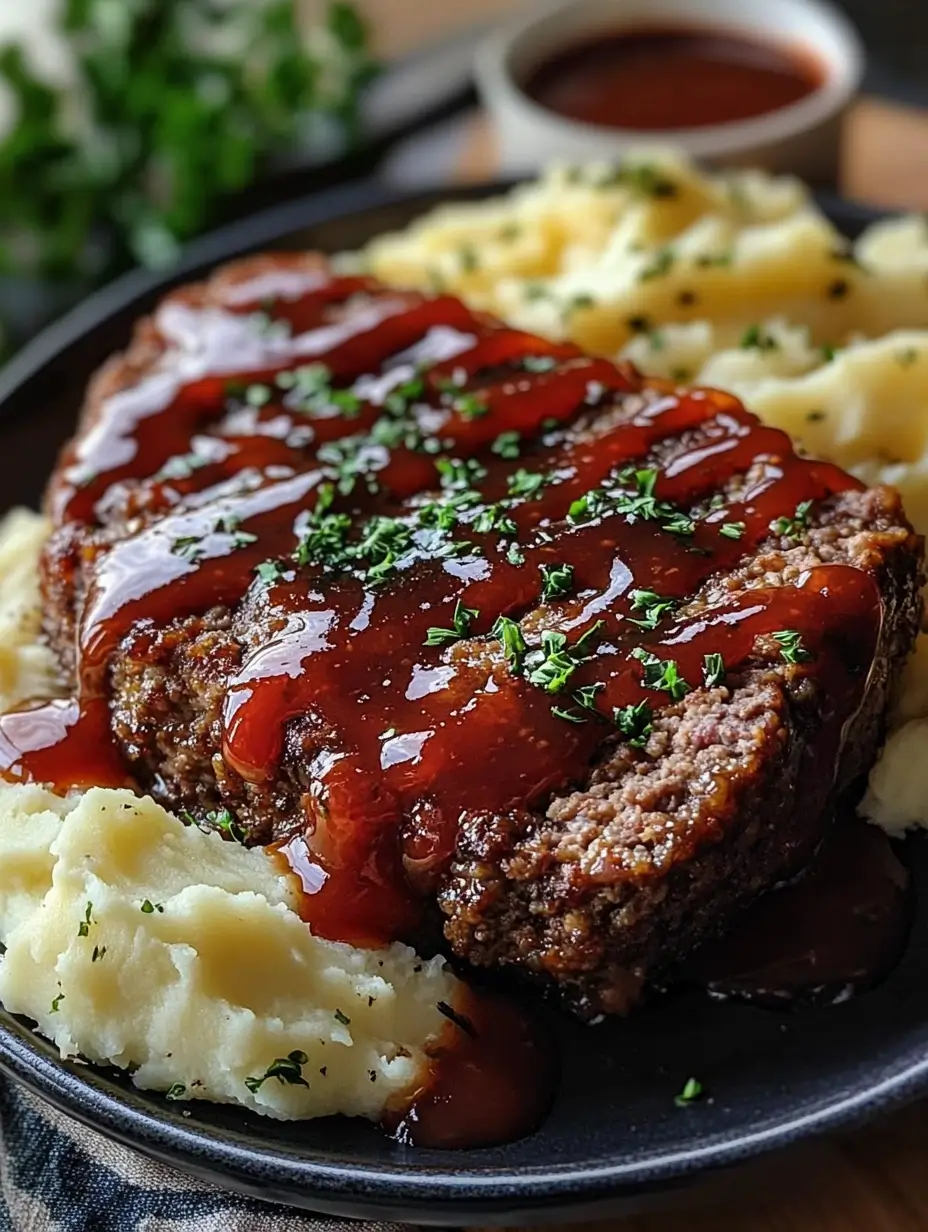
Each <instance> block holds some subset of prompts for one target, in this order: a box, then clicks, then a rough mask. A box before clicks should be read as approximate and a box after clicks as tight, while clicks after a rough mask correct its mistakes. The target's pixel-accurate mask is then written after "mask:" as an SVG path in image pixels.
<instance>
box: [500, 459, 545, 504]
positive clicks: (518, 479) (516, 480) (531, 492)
mask: <svg viewBox="0 0 928 1232" xmlns="http://www.w3.org/2000/svg"><path fill="white" fill-rule="evenodd" d="M547 482H548V478H547V476H546V475H543V474H541V473H540V472H538V471H527V470H525V468H524V467H521V466H520V467H519V469H518V470H517V471H515V472H514V473H513V474H512V475H510V476H509V480H508V486H509V495H510V496H525V497H528V498H531V497H533V496H537V495H538V493H539V492H540V491H541V489H542V488H543V487H544V486H545V484H546V483H547Z"/></svg>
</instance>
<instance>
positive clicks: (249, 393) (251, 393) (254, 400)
mask: <svg viewBox="0 0 928 1232" xmlns="http://www.w3.org/2000/svg"><path fill="white" fill-rule="evenodd" d="M270 400H271V390H270V386H268V385H249V386H248V388H247V389H246V390H245V401H246V402H247V403H248V405H249V406H256V407H262V406H267V404H268V403H269V402H270Z"/></svg>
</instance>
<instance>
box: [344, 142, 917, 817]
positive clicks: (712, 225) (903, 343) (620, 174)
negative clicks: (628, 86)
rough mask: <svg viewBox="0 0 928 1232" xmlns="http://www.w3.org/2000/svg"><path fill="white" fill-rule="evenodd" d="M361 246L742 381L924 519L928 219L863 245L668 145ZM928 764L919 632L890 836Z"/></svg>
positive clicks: (616, 342)
mask: <svg viewBox="0 0 928 1232" xmlns="http://www.w3.org/2000/svg"><path fill="white" fill-rule="evenodd" d="M346 261H347V262H348V263H349V264H355V265H357V264H358V263H359V262H360V264H361V265H363V266H364V267H365V268H369V269H370V270H371V272H372V273H374V274H376V275H377V276H378V277H380V278H383V279H384V280H385V281H387V282H395V283H399V284H404V285H412V286H423V287H442V288H446V289H448V290H449V291H452V292H454V293H457V294H460V295H462V296H463V297H464V298H465V299H467V300H469V301H470V302H471V303H473V304H475V305H477V306H479V307H483V308H486V309H488V310H490V311H492V312H495V313H497V314H498V315H500V316H502V317H503V318H504V319H506V320H508V321H510V322H511V323H512V324H513V325H516V326H519V327H522V328H525V329H529V330H535V331H537V332H539V333H542V334H547V335H549V336H551V337H554V338H569V339H572V340H573V341H575V342H577V343H579V344H580V345H581V346H583V347H585V348H587V349H588V350H591V351H594V352H597V353H600V354H604V355H609V356H614V357H619V358H629V359H632V360H633V361H634V362H635V363H636V364H637V365H638V366H639V367H640V368H641V369H642V370H643V371H645V372H649V373H651V374H653V375H656V376H662V377H667V378H670V379H671V380H678V381H680V382H687V383H689V382H693V383H698V384H703V385H713V386H716V387H718V388H722V389H727V390H730V391H731V392H732V393H735V394H737V395H738V396H739V397H740V398H742V399H743V400H744V402H745V403H746V404H747V406H748V407H750V409H751V410H753V411H755V412H756V413H757V414H758V415H760V417H761V418H762V419H764V420H765V421H766V422H768V423H771V424H774V425H776V426H777V427H780V428H783V429H785V430H786V431H787V432H789V433H790V435H791V436H792V437H793V438H794V439H795V440H797V441H799V442H800V443H801V444H802V445H804V446H805V447H806V448H808V449H809V450H810V451H811V452H813V453H815V454H817V455H819V456H821V457H825V458H829V459H831V460H832V461H834V462H837V463H838V464H839V465H841V466H843V467H845V468H846V469H847V470H849V471H851V472H852V473H854V474H855V475H857V476H858V477H859V478H861V479H862V480H864V481H865V482H866V483H868V484H873V483H888V484H892V485H893V486H895V487H896V488H898V489H899V491H900V492H901V493H902V496H903V499H904V501H905V506H906V510H907V512H908V514H909V517H910V518H911V520H912V522H913V524H914V525H915V527H916V529H917V530H919V531H920V532H922V533H923V534H926V533H928V222H926V220H925V218H924V217H921V216H912V217H903V218H894V219H890V220H888V221H885V222H880V223H876V224H875V225H873V226H871V227H869V228H868V229H867V230H866V231H865V232H864V234H863V235H862V236H861V237H860V238H859V239H858V240H857V241H856V243H854V244H849V243H848V241H847V240H846V239H845V238H844V236H842V235H841V233H840V232H839V231H838V230H837V229H836V228H835V227H834V226H833V225H832V224H831V222H829V220H828V219H827V218H826V217H825V216H824V215H823V214H822V212H821V210H820V209H819V208H818V206H817V205H816V203H815V201H814V199H813V198H812V197H811V196H810V194H809V192H808V190H807V189H806V188H805V187H804V186H803V185H802V184H800V183H799V182H798V181H797V180H794V179H790V178H772V177H770V176H768V175H766V174H764V173H762V172H757V171H739V172H733V173H728V174H726V175H705V174H703V173H702V172H700V171H698V170H697V169H696V168H695V167H693V166H692V165H691V164H689V163H687V162H685V161H684V160H682V159H681V158H679V157H677V156H675V155H672V154H669V153H666V152H657V153H654V154H652V155H647V156H645V155H640V156H637V157H636V158H634V159H630V160H629V161H627V162H625V163H624V164H621V165H619V166H607V165H590V166H586V167H553V168H551V169H550V170H549V171H548V172H547V173H546V174H545V175H543V176H542V177H541V178H540V179H539V180H537V181H535V182H532V183H528V184H525V185H521V186H519V187H517V188H515V189H513V190H512V191H511V192H509V193H507V194H505V195H504V196H499V197H496V198H491V199H490V200H488V201H483V202H474V203H469V204H458V205H448V206H444V207H441V208H439V209H437V210H434V211H432V212H431V213H429V214H427V215H426V216H425V217H423V218H422V219H420V220H418V221H417V222H415V223H413V224H412V225H411V226H409V227H407V228H406V230H405V231H402V232H399V233H396V234H392V235H385V236H382V237H380V238H379V239H376V240H374V241H373V242H372V243H371V244H370V245H369V246H368V247H367V249H366V250H365V251H364V252H363V253H362V254H360V256H351V257H348V258H346ZM923 640H924V641H926V642H928V638H926V639H923ZM926 764H928V647H926V646H920V647H919V650H918V652H917V653H916V654H915V655H914V656H913V660H912V663H911V664H910V666H909V669H908V671H907V673H906V677H905V680H904V683H903V688H902V695H901V698H900V700H899V705H898V708H897V710H896V712H895V714H894V716H893V720H892V726H891V730H890V735H889V739H888V741H887V745H886V749H885V751H884V754H883V757H882V758H881V760H880V762H879V763H878V765H877V766H876V768H875V769H874V772H873V775H872V778H871V783H870V790H869V791H868V793H867V795H866V797H865V799H864V801H863V804H862V806H861V808H862V811H863V813H864V815H865V816H867V817H868V818H869V819H871V820H873V821H875V822H877V823H878V824H880V825H882V826H884V827H885V828H886V829H887V830H889V831H890V832H891V833H899V832H901V831H903V830H905V829H906V828H908V827H909V826H915V825H923V826H928V790H926V781H925V777H924V771H923V769H922V767H923V766H925V765H926Z"/></svg>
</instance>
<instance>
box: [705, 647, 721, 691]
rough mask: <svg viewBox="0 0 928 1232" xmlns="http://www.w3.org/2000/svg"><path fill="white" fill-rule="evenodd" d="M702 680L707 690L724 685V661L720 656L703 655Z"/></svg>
mask: <svg viewBox="0 0 928 1232" xmlns="http://www.w3.org/2000/svg"><path fill="white" fill-rule="evenodd" d="M702 678H703V682H704V684H705V686H706V688H707V689H712V688H714V687H715V686H716V685H717V684H724V683H725V661H724V659H723V658H722V656H721V655H720V654H707V655H703V657H702Z"/></svg>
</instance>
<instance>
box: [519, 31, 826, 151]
mask: <svg viewBox="0 0 928 1232" xmlns="http://www.w3.org/2000/svg"><path fill="white" fill-rule="evenodd" d="M822 81H823V71H822V66H821V65H820V64H819V63H818V61H817V60H816V59H815V58H814V57H813V55H812V54H811V52H807V51H806V50H805V49H804V48H801V47H798V46H797V47H792V46H786V45H780V44H777V43H774V42H758V41H755V40H754V39H749V38H743V37H742V36H741V35H740V34H736V33H734V32H732V31H727V30H712V29H699V28H696V27H694V28H693V29H686V28H676V27H669V28H667V29H644V30H629V31H626V32H623V33H618V34H613V35H605V36H600V37H598V38H597V39H596V41H595V42H585V43H580V44H578V45H575V46H573V47H568V48H567V49H566V50H565V51H561V52H558V53H557V55H555V56H553V57H552V58H551V59H550V60H547V61H546V62H545V63H543V64H541V65H540V66H539V67H538V68H536V69H535V70H534V71H533V72H532V73H531V75H530V76H529V78H528V80H527V81H526V83H525V85H524V89H525V92H526V94H528V96H529V98H531V99H534V101H535V102H537V103H540V104H541V105H542V106H543V107H546V108H548V110H549V111H556V112H558V113H559V114H560V115H563V116H567V117H568V119H571V120H579V121H581V122H582V123H586V124H598V125H602V126H604V127H608V128H627V129H638V130H648V131H659V130H662V129H664V130H668V129H683V128H702V127H705V126H707V125H712V124H726V123H729V122H730V121H734V120H747V119H751V118H752V117H754V116H761V115H766V114H768V113H769V112H771V111H778V110H779V109H780V108H781V107H788V106H790V104H792V103H797V102H799V101H800V100H801V99H803V98H806V97H807V96H808V95H809V94H812V93H813V92H814V91H815V90H817V89H818V88H819V87H820V86H821V84H822Z"/></svg>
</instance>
